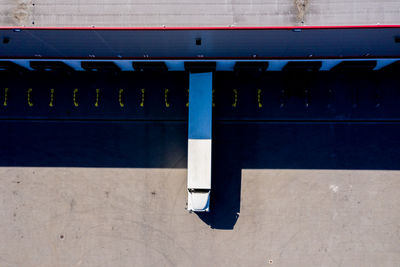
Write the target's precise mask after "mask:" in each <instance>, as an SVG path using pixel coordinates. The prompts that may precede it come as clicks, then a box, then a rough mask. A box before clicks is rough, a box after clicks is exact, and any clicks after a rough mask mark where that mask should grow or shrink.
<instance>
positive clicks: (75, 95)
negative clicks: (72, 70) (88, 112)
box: [74, 88, 79, 107]
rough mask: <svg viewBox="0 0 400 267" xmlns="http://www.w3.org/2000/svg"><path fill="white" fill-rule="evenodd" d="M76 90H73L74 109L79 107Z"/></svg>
mask: <svg viewBox="0 0 400 267" xmlns="http://www.w3.org/2000/svg"><path fill="white" fill-rule="evenodd" d="M77 95H78V88H75V89H74V106H75V107H78V106H79V104H78V96H77Z"/></svg>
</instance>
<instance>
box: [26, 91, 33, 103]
mask: <svg viewBox="0 0 400 267" xmlns="http://www.w3.org/2000/svg"><path fill="white" fill-rule="evenodd" d="M31 93H32V88H29V89H28V93H27V97H28V106H30V107H32V106H33V102H32V100H31Z"/></svg>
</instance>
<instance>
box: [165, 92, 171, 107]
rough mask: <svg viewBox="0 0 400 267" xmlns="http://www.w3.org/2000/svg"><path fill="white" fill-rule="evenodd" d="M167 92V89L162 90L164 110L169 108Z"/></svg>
mask: <svg viewBox="0 0 400 267" xmlns="http://www.w3.org/2000/svg"><path fill="white" fill-rule="evenodd" d="M168 92H169V90H168V89H165V90H164V100H165V107H166V108H169V106H170V104H169V103H168Z"/></svg>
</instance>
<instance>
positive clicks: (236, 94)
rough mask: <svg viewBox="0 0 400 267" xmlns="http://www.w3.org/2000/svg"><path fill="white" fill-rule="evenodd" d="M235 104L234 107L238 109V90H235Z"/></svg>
mask: <svg viewBox="0 0 400 267" xmlns="http://www.w3.org/2000/svg"><path fill="white" fill-rule="evenodd" d="M233 97H234V98H233V99H234V101H233V104H232V107H234V108H236V107H237V102H238V90H237V89H233Z"/></svg>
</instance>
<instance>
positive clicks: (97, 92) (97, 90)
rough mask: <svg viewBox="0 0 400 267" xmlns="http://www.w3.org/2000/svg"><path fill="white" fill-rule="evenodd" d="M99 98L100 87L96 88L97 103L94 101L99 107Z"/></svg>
mask: <svg viewBox="0 0 400 267" xmlns="http://www.w3.org/2000/svg"><path fill="white" fill-rule="evenodd" d="M99 98H100V89H99V88H97V89H96V103H94V106H95V107H96V108H97V107H98V106H99Z"/></svg>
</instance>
